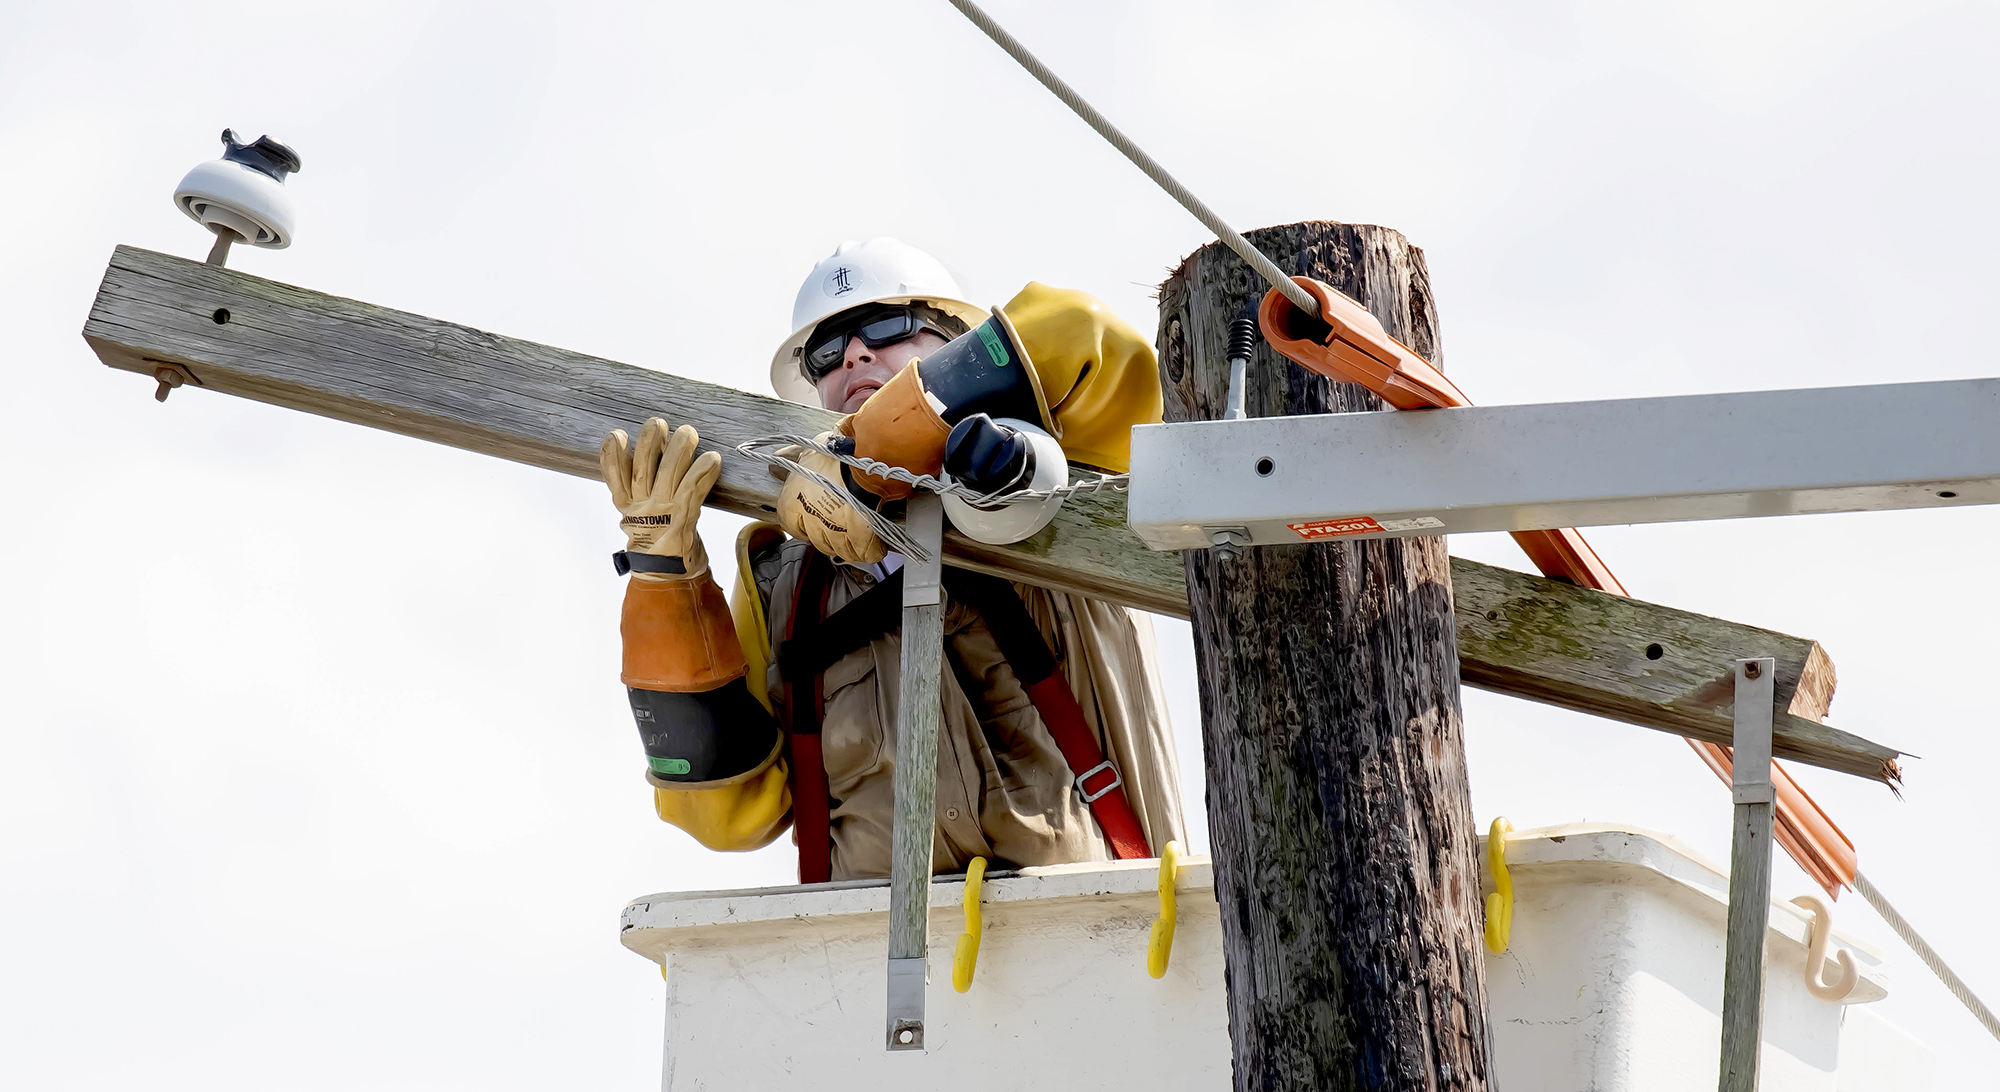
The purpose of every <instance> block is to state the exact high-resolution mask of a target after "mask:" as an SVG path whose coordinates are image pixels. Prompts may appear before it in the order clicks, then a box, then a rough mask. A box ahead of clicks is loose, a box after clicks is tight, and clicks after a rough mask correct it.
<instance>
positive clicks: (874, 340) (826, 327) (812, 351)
mask: <svg viewBox="0 0 2000 1092" xmlns="http://www.w3.org/2000/svg"><path fill="white" fill-rule="evenodd" d="M925 330H929V331H930V332H932V333H934V334H936V335H938V336H939V337H942V338H944V339H945V340H946V341H950V340H951V338H952V335H951V333H949V332H948V331H946V330H944V329H941V328H940V327H939V326H938V325H937V324H936V323H934V322H932V321H930V320H929V319H927V318H925V317H924V316H923V315H921V314H919V313H918V311H917V309H916V308H914V307H890V308H886V309H871V310H868V311H863V312H861V313H860V314H858V315H838V316H835V317H834V318H832V319H830V320H828V321H826V322H822V323H820V324H819V326H818V327H817V328H816V329H814V330H813V332H812V336H811V337H809V338H807V339H806V351H805V356H804V358H803V359H802V360H801V361H800V362H799V370H800V371H802V372H804V373H805V376H806V378H807V379H810V380H812V381H813V382H815V383H817V382H819V381H820V380H821V379H823V378H825V377H826V374H827V373H828V372H831V371H832V370H834V369H835V368H838V367H840V362H841V361H842V360H844V359H846V357H847V343H848V341H849V340H850V339H853V338H860V339H861V344H863V345H866V346H868V347H869V348H870V349H880V348H881V347H882V346H884V345H894V344H896V343H897V342H899V341H908V340H909V339H911V338H913V337H916V336H917V335H918V334H921V333H923V332H924V331H925Z"/></svg>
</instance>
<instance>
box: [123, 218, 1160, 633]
mask: <svg viewBox="0 0 2000 1092" xmlns="http://www.w3.org/2000/svg"><path fill="white" fill-rule="evenodd" d="M224 313H226V314H227V316H228V321H226V322H216V321H214V316H216V315H219V314H224ZM84 338H85V340H87V341H88V342H89V343H90V345H91V347H92V348H93V349H95V350H96V351H97V354H98V356H99V358H100V359H102V360H103V361H104V362H105V363H106V364H109V365H111V366H112V367H114V368H123V369H126V370H128V371H136V372H143V373H145V374H147V375H152V374H153V371H154V369H155V368H156V367H158V366H159V362H172V363H176V364H180V365H182V366H183V367H185V368H186V369H187V370H188V371H189V372H191V373H192V374H193V375H194V376H195V378H196V379H197V380H198V381H199V382H200V384H201V388H204V389H207V390H210V391H217V392H221V393H225V394H233V395H238V396H240V397H244V398H250V399H254V400H256V401H260V402H269V403H271V404H273V405H278V406H285V407H287V408H290V409H297V410H304V411H306V412H308V413H316V414H319V415H321V416H323V417H332V418H334V419H336V420H341V421H351V422H353V423H355V424H361V425H367V426H369V427H371V428H379V429H384V430H386V431H389V432H398V433H402V434H403V435H406V436H414V437H417V438H418V439H423V440H431V441H435V442H437V443H443V444H450V445H452V446H453V447H460V448H465V449H466V450H469V451H477V452H480V453H482V454H486V455H496V456H499V457H500V458H503V459H511V460H514V461H516V462H522V463H527V464H529V465H532V466H539V467H544V468H546V469H549V470H557V471H561V472H562V473H565V474H574V475H577V476H579V477H585V478H596V477H597V445H598V442H599V441H600V440H602V439H603V437H604V434H605V433H606V432H608V431H610V430H611V429H614V428H623V429H625V430H626V431H627V432H632V431H636V429H637V426H638V425H639V424H641V423H642V422H644V421H645V419H646V418H647V417H650V416H654V415H659V416H663V417H666V418H667V419H668V421H669V423H670V424H675V425H679V424H683V423H687V422H694V423H695V424H696V425H697V427H699V428H700V430H701V439H702V443H701V447H702V450H704V451H707V450H715V451H720V452H722V457H723V463H722V477H721V480H720V481H719V482H718V483H717V485H716V488H715V491H714V493H713V494H712V495H711V500H710V503H711V504H712V505H714V506H715V507H718V508H721V509H723V510H725V511H730V512H735V513H737V514H739V515H746V516H756V517H766V516H769V515H771V513H772V512H773V511H775V505H776V504H777V485H778V483H777V482H776V481H775V480H774V479H773V478H772V477H771V475H770V472H769V470H768V468H767V467H766V466H765V465H764V464H762V463H759V462H756V461H754V460H751V459H745V458H743V457H741V456H739V455H738V454H737V453H736V451H735V447H736V445H737V444H739V443H742V442H743V441H745V440H749V439H754V438H756V437H759V436H770V435H776V434H781V433H797V434H804V435H813V434H815V433H818V432H821V431H824V430H825V429H828V428H830V427H832V424H833V422H834V420H835V419H836V416H837V415H835V414H833V413H829V412H827V411H826V410H823V409H818V408H816V407H810V406H800V405H794V404H792V403H790V402H784V401H780V400H778V399H775V398H766V397H761V396H759V395H754V394H748V393H745V392H743V391H738V390H732V389H730V388H728V387H719V386H715V385H713V384H709V383H701V382H697V381H695V380H691V379H683V378H681V377H679V376H674V375H669V374H666V373H664V372H656V371H652V370H650V369H646V368H638V367H633V366H632V365H629V364H619V363H617V362H614V361H610V360H604V359H601V358H598V357H593V356H587V355H585V354H582V353H574V352H570V351H568V350H565V349H557V348H553V347H550V346H547V345H538V344H535V343H534V342H530V341H520V340H517V339H515V338H509V337H502V336H500V335H498V334H490V333H487V332H485V331H483V330H475V329H472V328H471V327H467V326H459V325H456V324H454V323H449V322H440V321H438V320H436V319H430V318H425V317H423V316H421V315H413V314H409V313H407V312H402V311H394V310H390V309H389V308H386V307H376V306H373V305H371V304H366V303H360V302H358V301H355V300H348V299H342V298H340V297H338V296H329V295H326V294H324V293H320V292H312V291H308V290H306V289H302V288H295V287H293V286H291V285H287V284H281V283H278V282H276V281H270V280H265V279H263V278H260V277H253V276H250V275H248V274H244V273H238V272H235V271H232V270H229V269H219V268H216V267H214V266H210V265H205V264H202V263H200V262H191V261H188V260H186V259H183V258H176V257H172V256H170V255H166V254H157V253H154V252H151V251H146V250H140V249H137V248H134V247H119V248H118V250H117V251H116V253H114V254H113V255H112V260H111V265H110V268H108V269H107V270H106V271H105V275H104V282H103V285H102V287H100V288H99V290H98V296H97V302H96V304H95V305H94V306H93V307H92V308H91V314H90V319H89V321H88V322H87V323H86V325H85V326H84ZM149 389H150V388H149ZM193 391H194V388H182V390H181V392H180V393H179V394H177V395H176V397H181V398H186V397H199V395H198V394H196V393H193ZM947 550H948V554H949V560H950V561H951V562H952V563H953V564H957V565H960V566H962V567H964V568H969V569H976V570H979V571H981V572H989V573H993V574H995V575H1001V576H1007V577H1009V578H1011V579H1015V580H1025V581H1030V582H1033V583H1036V584H1041V585H1044V586H1046V587H1055V588H1061V589H1063V590H1066V591H1074V592H1079V593H1082V594H1088V595H1095V596H1097V597H1098V598H1102V599H1111V600H1114V601H1117V602H1123V603H1128V604H1130V605H1133V606H1137V607H1141V608H1143V609H1146V610H1152V611H1159V612H1162V613H1167V614H1181V615H1185V614H1186V613H1187V597H1186V596H1185V595H1184V594H1182V593H1181V590H1180V563H1179V560H1178V559H1176V558H1174V557H1172V556H1171V555H1167V554H1155V553H1152V552H1150V551H1147V550H1144V549H1142V548H1140V547H1139V546H1138V540H1137V539H1136V538H1134V537H1133V536H1132V533H1131V532H1130V531H1128V530H1127V529H1126V527H1125V503H1124V499H1123V498H1122V497H1116V496H1104V497H1099V496H1091V495H1083V496H1079V497H1078V498H1076V499H1075V500H1074V501H1073V502H1072V503H1069V504H1065V505H1064V506H1063V509H1062V511H1061V512H1060V513H1058V514H1057V517H1056V520H1055V522H1054V523H1053V524H1052V525H1050V526H1049V527H1048V528H1046V529H1044V530H1043V531H1042V532H1041V533H1040V534H1038V535H1036V536H1035V537H1034V538H1032V539H1030V540H1028V541H1027V542H1024V543H1019V544H1016V545H1014V546H1008V547H996V546H989V545H986V544H984V543H978V542H974V541H972V540H971V539H968V538H965V537H963V536H960V535H957V534H955V533H953V534H949V535H948V539H947Z"/></svg>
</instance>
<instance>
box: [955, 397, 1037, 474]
mask: <svg viewBox="0 0 2000 1092" xmlns="http://www.w3.org/2000/svg"><path fill="white" fill-rule="evenodd" d="M944 472H945V473H947V474H949V475H951V476H952V479H953V480H955V481H957V482H958V483H959V484H960V485H963V486H965V487H966V488H967V489H970V490H972V491H973V492H975V493H992V492H993V491H995V490H998V489H1010V488H1021V487H1023V486H1025V485H1027V483H1028V480H1029V479H1030V478H1032V477H1034V473H1035V471H1034V448H1033V447H1032V445H1030V444H1029V443H1028V438H1027V437H1026V436H1023V435H1021V432H1020V430H1019V429H1014V428H1009V427H1008V426H1006V425H1002V424H998V423H996V422H995V421H994V420H993V418H991V417H988V416H987V415H985V414H983V413H975V414H973V415H972V416H970V417H967V418H966V419H965V420H963V421H960V422H959V423H958V424H957V425H956V426H955V427H953V429H952V430H951V435H950V436H949V437H946V439H945V442H944Z"/></svg>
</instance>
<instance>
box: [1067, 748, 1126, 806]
mask: <svg viewBox="0 0 2000 1092" xmlns="http://www.w3.org/2000/svg"><path fill="white" fill-rule="evenodd" d="M1107 770H1108V771H1110V773H1111V784H1109V785H1106V786H1104V787H1103V788H1101V789H1099V790H1097V791H1096V792H1091V791H1090V790H1089V789H1086V788H1084V787H1083V783H1084V782H1085V781H1087V780H1089V779H1090V778H1093V777H1096V776H1097V775H1098V774H1101V773H1104V772H1105V771H1107ZM1123 784H1125V775H1124V774H1121V773H1119V772H1118V767H1116V766H1113V765H1112V764H1111V760H1110V759H1108V758H1107V759H1105V760H1104V761H1102V762H1100V763H1098V764H1097V765H1095V766H1092V767H1091V768H1090V769H1087V770H1085V771H1083V772H1082V773H1080V774H1077V775H1076V795H1077V796H1078V797H1079V798H1081V799H1082V800H1083V802H1084V803H1086V804H1095V803H1097V802H1098V801H1099V800H1101V799H1103V798H1104V796H1105V795H1106V794H1107V793H1109V792H1110V791H1111V790H1113V789H1115V788H1118V787H1119V786H1120V785H1123Z"/></svg>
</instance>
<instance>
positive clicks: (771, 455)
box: [736, 434, 1130, 561]
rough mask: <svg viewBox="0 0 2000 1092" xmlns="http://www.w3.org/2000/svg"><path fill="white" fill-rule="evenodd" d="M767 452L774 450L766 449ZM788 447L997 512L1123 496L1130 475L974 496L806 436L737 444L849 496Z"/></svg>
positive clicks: (867, 516) (890, 532)
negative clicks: (1089, 496)
mask: <svg viewBox="0 0 2000 1092" xmlns="http://www.w3.org/2000/svg"><path fill="white" fill-rule="evenodd" d="M766 448H771V449H775V450H764V449H766ZM786 448H797V449H799V450H800V451H817V452H819V453H820V454H822V455H826V456H828V457H830V458H832V459H834V460H835V461H837V462H840V463H842V464H845V465H847V466H851V467H853V468H854V469H856V470H861V471H865V472H867V473H870V474H875V475H878V476H880V477H884V478H888V479H891V480H892V481H899V482H903V483H905V484H907V485H910V486H912V487H914V488H917V489H927V490H929V491H931V492H933V493H936V494H939V495H940V496H949V497H957V498H958V499H960V500H962V501H965V502H966V503H967V504H970V505H973V506H974V507H977V508H996V507H1000V506H1003V505H1009V504H1027V503H1030V502H1035V501H1044V500H1048V499H1050V498H1051V497H1060V498H1064V499H1067V498H1069V497H1072V496H1075V495H1076V494H1078V493H1095V492H1113V493H1123V492H1125V491H1126V489H1127V488H1128V486H1129V480H1130V476H1129V475H1126V474H1105V475H1102V476H1099V477H1095V478H1084V479H1082V480H1080V481H1074V482H1071V483H1069V484H1068V485H1061V486H1057V487H1056V488H1054V489H1016V490H1012V491H1007V490H1004V489H1002V490H996V491H994V492H992V493H975V492H973V491H972V490H970V489H967V488H966V487H965V486H962V485H959V484H958V483H957V482H951V481H946V480H944V479H941V478H935V477H932V476H931V475H929V474H918V473H915V472H913V471H910V470H907V469H905V468H903V467H900V466H892V465H890V464H889V463H885V462H882V461H881V460H879V459H870V458H865V457H863V456H860V455H848V454H843V453H842V452H838V451H832V450H829V449H828V448H827V446H826V445H825V444H822V443H820V442H819V441H817V440H814V439H812V438H811V437H807V436H795V435H783V434H781V435H776V436H759V437H757V438H756V439H754V440H745V441H743V442H742V443H740V444H737V445H736V452H737V454H739V455H742V456H743V457H744V458H746V459H754V460H755V461H757V462H760V463H765V464H768V465H770V466H777V467H783V468H784V469H785V470H787V471H789V472H790V473H793V474H803V475H805V476H806V477H807V478H808V479H810V480H811V481H813V482H815V483H816V484H818V485H819V486H820V487H821V488H822V489H827V490H830V491H831V492H832V493H833V494H834V495H835V496H838V497H845V496H847V495H848V493H847V487H846V486H845V485H842V484H840V483H838V482H835V481H833V480H832V479H830V478H828V477H827V476H826V475H824V474H821V473H820V472H819V471H817V470H814V469H812V468H811V467H809V466H806V465H805V464H803V463H801V462H799V461H798V460H796V459H793V458H791V457H790V456H788V455H786V454H784V449H786ZM851 507H852V508H853V509H854V511H855V512H856V513H857V514H859V515H860V517H861V519H862V520H863V522H865V523H867V524H868V527H869V529H870V530H872V531H874V532H875V534H876V536H877V537H878V538H880V539H881V540H882V541H883V543H884V544H886V545H887V546H888V547H889V548H890V549H892V550H895V551H896V552H897V553H900V554H902V555H904V556H905V557H911V558H915V559H917V560H919V561H928V560H930V551H929V550H927V549H925V548H924V547H923V546H921V545H920V544H918V543H917V541H916V540H915V539H913V538H911V537H910V536H909V534H908V533H907V532H905V531H904V530H903V525H902V524H901V523H898V522H896V521H895V520H892V519H890V518H889V517H887V516H885V515H883V514H882V513H880V512H877V511H875V510H873V509H871V508H867V507H865V506H863V505H859V504H856V505H852V506H851Z"/></svg>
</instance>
